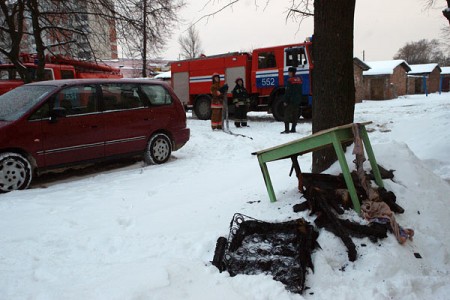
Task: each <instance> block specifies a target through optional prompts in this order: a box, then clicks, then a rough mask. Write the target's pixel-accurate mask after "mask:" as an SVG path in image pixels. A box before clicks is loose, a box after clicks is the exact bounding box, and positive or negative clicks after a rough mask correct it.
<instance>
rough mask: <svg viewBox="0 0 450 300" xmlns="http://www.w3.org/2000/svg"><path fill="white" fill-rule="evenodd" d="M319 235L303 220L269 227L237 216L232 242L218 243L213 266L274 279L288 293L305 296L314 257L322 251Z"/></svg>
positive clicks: (264, 223)
mask: <svg viewBox="0 0 450 300" xmlns="http://www.w3.org/2000/svg"><path fill="white" fill-rule="evenodd" d="M318 235H319V234H318V232H317V231H316V230H315V229H314V227H313V226H312V225H310V224H309V223H308V222H307V221H306V220H304V219H303V218H300V219H296V220H292V221H287V222H281V223H269V222H263V221H259V220H256V219H253V218H251V217H248V216H245V215H242V214H235V215H234V216H233V219H232V221H231V224H230V234H229V237H228V240H227V239H226V238H225V237H220V238H219V239H218V240H217V243H216V250H215V253H214V258H213V261H212V264H213V265H215V266H216V267H217V268H218V269H219V270H220V271H221V272H222V271H225V270H226V271H228V272H229V273H230V275H231V276H235V275H237V274H247V275H256V274H267V275H272V277H273V279H274V280H277V281H280V282H282V283H283V284H284V285H285V286H286V289H287V290H289V291H291V292H293V293H302V291H303V290H304V289H305V278H306V273H307V270H308V269H311V270H312V271H314V265H313V262H312V259H311V253H312V252H313V251H314V250H315V249H317V248H318V247H319V245H318V244H317V241H316V240H317V237H318Z"/></svg>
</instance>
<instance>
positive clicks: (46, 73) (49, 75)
mask: <svg viewBox="0 0 450 300" xmlns="http://www.w3.org/2000/svg"><path fill="white" fill-rule="evenodd" d="M53 79H55V78H54V77H53V72H52V70H50V69H45V70H44V80H53Z"/></svg>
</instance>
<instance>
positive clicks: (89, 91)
mask: <svg viewBox="0 0 450 300" xmlns="http://www.w3.org/2000/svg"><path fill="white" fill-rule="evenodd" d="M55 107H63V108H65V109H66V115H67V116H72V115H80V114H86V113H93V112H97V111H98V109H97V107H98V105H97V96H96V92H95V87H94V86H83V85H81V86H72V87H68V88H65V89H63V90H61V91H59V92H58V93H57V94H55V95H53V96H52V97H50V98H49V99H48V100H47V102H46V103H44V105H42V106H41V107H40V108H39V109H38V110H37V111H36V112H35V113H34V114H33V115H32V116H31V117H30V120H38V119H43V118H48V117H49V112H50V111H51V110H52V109H53V108H55Z"/></svg>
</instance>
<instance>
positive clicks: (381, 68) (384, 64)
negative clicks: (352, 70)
mask: <svg viewBox="0 0 450 300" xmlns="http://www.w3.org/2000/svg"><path fill="white" fill-rule="evenodd" d="M364 63H366V64H367V65H368V66H369V67H370V70H367V71H364V72H363V75H364V76H367V75H385V74H386V75H387V74H394V69H395V68H396V67H397V66H398V65H401V64H405V65H406V66H409V65H408V63H407V62H406V61H404V60H401V59H396V60H382V61H365V62H364Z"/></svg>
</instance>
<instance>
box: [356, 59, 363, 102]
mask: <svg viewBox="0 0 450 300" xmlns="http://www.w3.org/2000/svg"><path fill="white" fill-rule="evenodd" d="M353 79H354V81H355V102H356V103H360V102H362V100H363V99H364V78H363V69H361V67H359V66H358V65H357V64H353Z"/></svg>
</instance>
